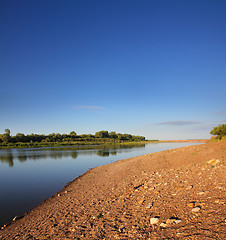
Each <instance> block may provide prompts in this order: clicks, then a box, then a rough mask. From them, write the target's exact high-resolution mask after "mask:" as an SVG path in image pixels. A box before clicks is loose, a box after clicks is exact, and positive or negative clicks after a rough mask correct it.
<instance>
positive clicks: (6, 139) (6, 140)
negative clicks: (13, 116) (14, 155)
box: [2, 128, 11, 144]
mask: <svg viewBox="0 0 226 240" xmlns="http://www.w3.org/2000/svg"><path fill="white" fill-rule="evenodd" d="M10 141H11V136H10V130H9V129H8V128H7V129H5V133H4V134H2V142H3V143H6V144H7V143H9V142H10Z"/></svg>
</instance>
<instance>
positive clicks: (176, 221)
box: [174, 219, 182, 224]
mask: <svg viewBox="0 0 226 240" xmlns="http://www.w3.org/2000/svg"><path fill="white" fill-rule="evenodd" d="M181 222H182V220H180V219H177V220H175V221H174V223H175V224H179V223H181Z"/></svg>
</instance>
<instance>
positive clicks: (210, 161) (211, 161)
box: [206, 158, 220, 165]
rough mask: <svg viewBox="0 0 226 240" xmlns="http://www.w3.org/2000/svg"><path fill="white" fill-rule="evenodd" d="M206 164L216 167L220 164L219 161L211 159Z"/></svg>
mask: <svg viewBox="0 0 226 240" xmlns="http://www.w3.org/2000/svg"><path fill="white" fill-rule="evenodd" d="M206 163H207V164H210V165H216V164H218V163H220V160H219V159H215V158H214V159H211V160H209V161H208V162H206Z"/></svg>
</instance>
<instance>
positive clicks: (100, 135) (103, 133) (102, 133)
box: [95, 131, 109, 138]
mask: <svg viewBox="0 0 226 240" xmlns="http://www.w3.org/2000/svg"><path fill="white" fill-rule="evenodd" d="M95 137H98V138H108V137H109V134H108V131H100V132H96V133H95Z"/></svg>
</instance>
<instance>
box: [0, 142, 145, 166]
mask: <svg viewBox="0 0 226 240" xmlns="http://www.w3.org/2000/svg"><path fill="white" fill-rule="evenodd" d="M144 147H145V144H128V145H120V144H117V145H105V146H101V145H100V146H97V145H95V146H94V145H92V146H68V147H52V148H32V149H2V150H0V161H1V162H2V163H8V165H9V167H13V166H14V161H15V160H19V162H20V163H23V162H26V161H28V160H32V161H36V160H41V159H49V158H52V159H56V160H57V159H62V158H67V157H71V158H73V159H76V158H77V157H78V155H97V156H100V157H109V156H110V155H113V156H116V155H117V153H122V152H125V151H128V149H132V148H144ZM84 150H88V151H84Z"/></svg>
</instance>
